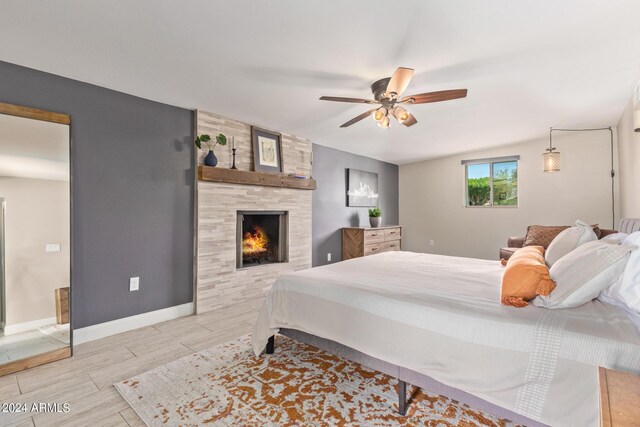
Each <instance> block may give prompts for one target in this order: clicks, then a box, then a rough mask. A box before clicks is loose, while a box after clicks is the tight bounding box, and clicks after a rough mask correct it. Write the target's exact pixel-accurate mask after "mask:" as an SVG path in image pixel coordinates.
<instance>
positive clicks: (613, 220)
mask: <svg viewBox="0 0 640 427" xmlns="http://www.w3.org/2000/svg"><path fill="white" fill-rule="evenodd" d="M600 130H608V131H609V133H610V135H611V229H612V230H615V228H616V198H615V197H616V196H615V177H616V172H615V170H614V169H613V166H614V161H613V129H612V128H611V126H609V127H607V128H591V129H558V128H553V127H552V128H549V148H552V142H551V135H552V132H554V131H556V132H591V131H600Z"/></svg>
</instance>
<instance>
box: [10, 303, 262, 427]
mask: <svg viewBox="0 0 640 427" xmlns="http://www.w3.org/2000/svg"><path fill="white" fill-rule="evenodd" d="M260 304H261V302H258V301H254V302H252V303H244V304H241V305H237V306H233V307H229V308H223V309H219V310H216V311H213V312H210V313H206V314H201V315H195V316H189V317H182V318H180V319H175V320H170V321H168V322H164V323H159V324H156V325H153V326H147V327H144V328H140V329H136V330H133V331H130V332H125V333H122V334H118V335H114V336H111V337H107V338H103V339H101V340H97V341H92V342H89V343H85V344H81V345H78V346H76V347H75V349H74V355H73V357H72V358H69V359H65V360H61V361H58V362H53V363H50V364H47V365H44V366H39V367H37V368H33V369H30V370H28V371H24V372H20V373H17V374H13V375H8V376H4V377H0V409H2V404H3V403H5V402H6V403H18V402H19V403H27V404H28V405H31V404H32V403H34V402H36V403H60V404H62V403H68V404H69V406H70V411H69V412H68V413H53V414H52V413H35V414H34V413H2V412H0V426H20V427H23V426H25V427H26V426H37V427H39V426H61V425H64V426H89V425H90V426H93V427H99V426H143V425H144V424H143V423H142V421H141V420H140V418H139V417H138V416H137V415H136V413H135V412H134V411H133V410H132V409H131V408H130V407H129V405H128V404H127V403H126V402H125V401H124V399H122V397H121V396H120V394H118V392H117V391H116V389H115V388H114V387H113V384H114V383H116V382H119V381H122V380H125V379H127V378H129V377H132V376H134V375H138V374H142V373H143V372H146V371H148V370H150V369H153V368H155V367H157V366H160V365H163V364H165V363H168V362H171V361H173V360H176V359H179V358H180V357H183V356H185V355H187V354H190V353H195V352H198V351H200V350H203V349H206V348H209V347H213V346H215V345H218V344H220V343H223V342H225V341H228V340H230V339H233V338H237V337H240V336H242V335H245V334H247V333H249V332H251V329H252V328H253V325H254V323H255V321H256V319H257V317H258V309H259V306H260Z"/></svg>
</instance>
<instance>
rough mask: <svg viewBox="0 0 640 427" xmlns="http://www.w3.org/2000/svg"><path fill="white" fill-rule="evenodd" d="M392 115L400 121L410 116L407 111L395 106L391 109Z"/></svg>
mask: <svg viewBox="0 0 640 427" xmlns="http://www.w3.org/2000/svg"><path fill="white" fill-rule="evenodd" d="M393 115H394V116H395V118H396V119H398V121H399V122H400V123H402V122H404V121H405V120H407V119H408V118H409V116H410V114H409V112H408V111H407V110H405V109H404V108H402V107H396V108H395V109H394V111H393Z"/></svg>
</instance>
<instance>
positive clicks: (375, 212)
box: [369, 208, 382, 228]
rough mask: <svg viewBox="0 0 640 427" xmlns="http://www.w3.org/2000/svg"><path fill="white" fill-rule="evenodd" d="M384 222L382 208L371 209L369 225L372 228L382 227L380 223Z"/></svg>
mask: <svg viewBox="0 0 640 427" xmlns="http://www.w3.org/2000/svg"><path fill="white" fill-rule="evenodd" d="M381 220H382V211H381V210H380V208H371V209H369V224H371V227H373V228H376V227H380V221H381Z"/></svg>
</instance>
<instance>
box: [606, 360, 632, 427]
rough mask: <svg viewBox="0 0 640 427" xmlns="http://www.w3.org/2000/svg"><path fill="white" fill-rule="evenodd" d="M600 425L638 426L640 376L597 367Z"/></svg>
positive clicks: (609, 426)
mask: <svg viewBox="0 0 640 427" xmlns="http://www.w3.org/2000/svg"><path fill="white" fill-rule="evenodd" d="M598 377H599V381H600V425H601V426H604V427H617V426H625V427H630V426H640V377H639V376H637V375H633V374H628V373H625V372H618V371H612V370H610V369H605V368H603V367H600V368H598Z"/></svg>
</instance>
